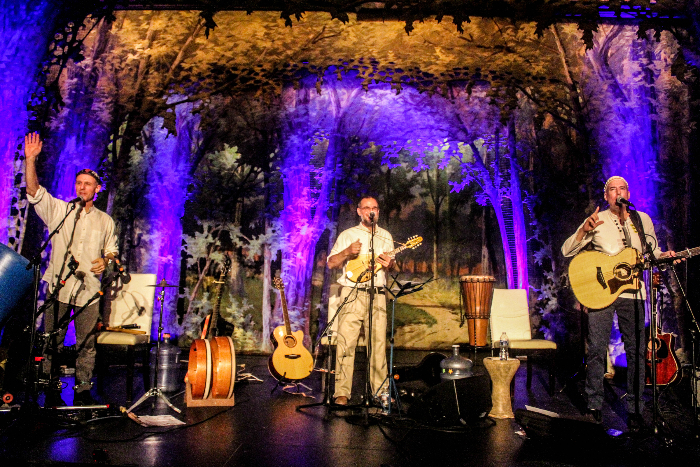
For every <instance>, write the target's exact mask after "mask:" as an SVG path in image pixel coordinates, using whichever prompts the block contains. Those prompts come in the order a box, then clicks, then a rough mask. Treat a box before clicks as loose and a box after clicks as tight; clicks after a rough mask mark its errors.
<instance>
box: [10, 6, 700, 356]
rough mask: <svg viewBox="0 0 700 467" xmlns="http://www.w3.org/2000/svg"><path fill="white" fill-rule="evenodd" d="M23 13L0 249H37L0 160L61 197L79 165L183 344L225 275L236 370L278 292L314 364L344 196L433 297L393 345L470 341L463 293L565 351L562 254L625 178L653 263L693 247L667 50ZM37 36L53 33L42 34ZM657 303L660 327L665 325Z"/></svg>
mask: <svg viewBox="0 0 700 467" xmlns="http://www.w3.org/2000/svg"><path fill="white" fill-rule="evenodd" d="M19 3H26V4H29V6H26V5H25V6H24V7H18V6H17V4H18V2H11V1H3V2H2V4H3V7H4V9H3V10H4V12H5V16H4V27H3V30H2V34H3V37H2V39H3V41H2V44H3V47H4V48H5V51H4V57H5V58H4V60H6V62H5V63H6V64H11V66H4V67H3V68H2V69H1V70H0V72H2V73H3V77H2V78H3V85H2V86H3V90H2V102H1V105H2V109H3V120H4V122H3V123H2V125H1V126H0V127H1V131H2V134H0V144H2V147H1V149H0V150H1V151H2V160H1V161H0V162H1V163H2V164H3V168H2V170H0V173H1V174H2V177H0V178H1V179H2V180H1V181H0V210H1V211H2V212H4V213H7V215H8V216H9V217H8V223H7V226H8V228H7V229H5V228H3V229H0V241H2V242H3V243H6V244H8V245H11V246H12V247H13V248H15V249H16V250H17V251H21V252H23V253H24V254H25V256H31V254H32V250H33V249H35V248H36V247H37V245H38V244H39V243H40V241H41V240H42V239H43V236H44V235H45V234H46V232H45V229H44V228H43V227H42V225H41V223H40V221H38V219H37V218H36V217H35V215H34V213H33V211H32V210H31V209H28V208H27V202H26V196H25V194H24V190H23V186H24V180H23V177H22V163H21V154H22V153H21V149H20V146H19V142H20V141H21V137H22V136H23V134H24V133H25V132H26V131H27V130H32V131H34V130H36V131H39V132H40V133H41V135H42V137H43V139H44V140H45V145H44V153H43V155H42V156H41V167H40V170H41V173H40V179H41V181H42V183H43V184H44V185H45V186H46V187H47V188H48V189H49V190H50V191H51V192H52V193H53V194H55V195H57V196H59V197H62V198H64V199H70V198H72V197H73V196H74V188H73V182H74V175H75V173H76V172H77V171H78V170H79V169H81V168H84V167H95V168H98V169H99V171H100V173H101V174H103V175H104V179H105V187H104V190H103V192H102V193H101V194H100V196H99V198H98V202H97V205H98V207H100V208H101V209H104V210H105V211H107V212H108V213H110V214H111V215H112V216H113V217H114V219H115V221H116V222H117V225H118V228H119V241H120V251H121V257H122V259H123V261H124V262H125V263H126V264H127V267H128V269H129V270H130V271H131V272H132V273H134V272H149V273H156V274H157V276H158V279H159V280H160V279H165V280H166V281H168V282H169V283H172V284H179V285H180V286H181V287H182V288H181V289H179V290H178V289H169V291H168V294H167V295H166V298H167V302H166V315H165V332H170V333H171V334H174V335H176V336H179V340H180V343H181V344H182V345H187V344H188V342H189V341H190V340H191V339H192V338H194V337H195V336H197V335H198V333H199V331H200V329H201V324H202V321H203V319H204V316H205V315H206V314H207V313H208V312H209V311H210V310H211V300H210V298H211V293H212V291H213V287H212V281H213V279H214V277H216V276H217V274H218V273H219V271H220V269H221V264H222V262H223V258H224V255H227V256H229V257H230V258H231V260H232V262H233V267H232V269H231V272H230V274H229V276H228V277H227V283H228V287H227V288H226V289H225V290H226V297H224V301H223V305H222V309H221V311H222V314H223V316H224V318H226V319H227V320H229V321H231V322H233V323H234V324H235V325H236V331H235V335H234V337H235V339H236V344H237V349H240V350H241V351H244V350H260V349H262V350H265V351H269V350H271V347H270V344H269V341H268V339H267V337H266V336H269V334H270V331H271V330H272V329H273V328H274V327H275V326H276V325H279V324H280V321H281V308H280V304H279V303H278V300H277V295H276V294H275V293H274V292H275V291H274V290H273V289H271V286H270V284H271V277H273V276H275V275H281V277H282V278H283V279H284V281H285V285H286V295H287V299H288V301H289V309H290V313H291V318H292V322H293V324H292V326H293V327H294V328H301V329H303V330H304V332H305V335H306V336H308V337H309V340H308V342H306V344H307V345H310V344H311V342H312V341H313V340H314V339H315V336H316V333H317V331H318V328H319V323H325V321H326V319H327V306H326V305H327V303H328V294H329V287H330V285H331V284H332V283H333V282H334V280H335V279H336V277H335V276H334V274H333V273H331V271H329V270H328V269H327V268H325V257H326V256H327V254H328V252H329V251H330V248H331V247H332V245H333V242H334V241H335V238H336V236H337V234H338V233H339V232H340V231H341V230H343V229H345V228H348V227H350V226H352V225H354V224H355V223H356V222H357V216H356V214H355V210H354V206H355V203H356V202H357V200H358V197H359V196H360V195H361V194H371V195H374V196H376V197H377V199H378V200H379V204H380V207H381V216H380V225H382V226H383V227H385V228H387V229H388V230H389V231H390V232H392V234H393V236H394V239H395V240H397V241H405V240H406V239H407V238H408V237H410V236H412V235H420V236H422V237H423V238H424V243H423V245H422V246H421V247H420V248H418V249H416V250H411V251H409V252H407V253H403V254H401V255H400V256H398V257H397V260H398V262H399V265H400V266H401V270H402V275H401V278H402V279H414V280H416V279H420V278H424V279H425V278H428V277H430V276H431V275H432V276H434V277H435V278H437V279H438V280H436V281H434V282H432V283H431V284H430V286H429V287H427V288H426V290H425V291H424V292H422V293H421V294H416V295H414V296H410V297H407V298H406V300H405V301H403V302H401V303H399V304H398V306H397V310H398V322H397V344H398V345H399V346H403V347H418V348H435V347H448V346H449V345H450V344H452V343H454V342H464V341H466V340H467V339H466V327H460V324H461V323H460V313H459V308H460V304H459V277H460V276H461V275H466V274H493V275H495V276H496V277H497V279H498V286H499V287H509V288H524V289H526V290H528V291H529V297H530V303H531V305H532V316H533V326H534V331H536V332H538V333H540V334H543V335H544V336H545V337H547V338H549V339H554V340H557V341H558V342H560V344H566V341H567V339H568V338H569V337H570V335H571V333H572V330H575V328H576V327H577V326H578V320H579V312H578V311H577V308H576V306H577V305H576V302H575V300H574V299H573V297H572V295H571V292H570V290H569V289H568V288H567V281H566V267H567V264H568V262H567V261H565V259H564V258H563V257H562V256H561V254H560V251H559V248H560V246H561V244H562V243H563V241H564V240H565V239H566V237H568V236H569V235H570V234H571V233H573V232H574V231H575V229H576V228H577V227H578V225H579V223H580V222H581V221H582V220H583V218H584V217H585V216H586V215H587V214H588V213H590V212H592V211H593V210H595V207H596V206H598V205H600V206H601V207H604V206H603V201H602V185H603V181H604V180H605V179H606V178H607V177H609V176H610V175H613V174H621V175H623V176H625V177H626V178H627V180H628V181H629V183H630V191H631V195H632V198H633V201H634V202H635V204H636V206H637V207H638V208H639V209H640V210H643V211H645V212H647V213H649V214H650V215H651V217H652V218H653V219H654V220H655V222H656V226H657V234H658V235H659V239H660V242H661V246H662V248H663V249H668V248H676V249H681V248H685V247H693V246H696V245H694V244H690V242H692V239H693V238H695V239H697V238H698V237H697V236H695V237H693V236H692V229H693V228H694V224H693V222H694V221H693V219H694V217H693V216H692V209H693V207H694V203H695V202H694V201H692V197H691V193H694V192H695V191H694V190H696V189H695V188H694V180H693V179H692V176H691V175H690V174H693V173H694V172H695V171H697V167H696V165H697V164H696V163H694V162H693V158H692V152H691V150H690V149H689V148H690V147H691V141H692V140H694V128H695V119H696V118H697V112H695V111H694V106H695V105H697V104H696V103H694V102H695V100H696V95H697V88H698V84H697V81H696V76H697V73H696V70H695V69H694V68H693V67H692V66H690V65H692V63H690V64H689V63H688V62H689V58H688V57H689V54H688V53H685V55H684V53H683V52H684V49H683V47H682V46H681V45H679V44H680V42H679V37H685V35H686V34H687V33H686V32H685V31H654V30H648V31H644V30H640V29H639V28H638V27H637V26H634V25H623V24H614V23H611V24H600V25H599V26H598V28H597V30H596V31H594V32H593V33H592V34H588V35H584V33H583V32H582V31H581V30H579V28H578V27H577V25H576V24H570V23H558V24H552V25H550V26H549V27H547V28H544V29H539V30H538V28H537V25H536V24H535V23H530V22H517V21H512V20H505V19H503V20H500V19H490V18H472V19H471V22H469V23H464V24H463V27H464V31H463V32H459V31H458V30H457V28H455V26H454V25H453V24H450V23H449V22H447V21H443V22H437V21H425V22H423V23H421V24H415V25H414V26H415V29H414V30H412V31H411V32H410V34H407V33H406V31H405V30H404V26H405V25H404V24H403V23H399V22H391V21H387V22H362V21H357V20H356V18H354V17H352V15H351V16H350V17H349V18H348V21H347V22H345V23H343V22H340V21H338V20H329V17H328V15H327V14H323V13H308V14H306V15H304V17H303V19H301V20H299V21H296V22H294V23H293V25H292V27H287V26H285V22H284V20H283V19H280V18H279V14H278V13H261V12H256V13H253V14H251V15H246V14H245V13H242V12H219V13H217V14H216V15H215V16H214V18H213V19H214V20H215V25H214V26H216V27H213V25H212V24H211V23H209V22H208V19H207V18H205V17H204V16H203V15H200V13H199V12H193V11H120V12H117V13H115V14H114V15H113V16H112V15H106V16H104V17H100V18H99V20H96V19H93V18H90V17H89V18H87V19H86V20H85V22H84V24H80V23H71V22H68V23H62V21H64V20H65V18H64V17H62V16H61V13H60V12H59V11H57V10H52V9H51V8H50V5H49V4H50V2H48V3H46V2H37V1H35V2H19ZM42 5H43V6H44V7H43V9H42ZM47 5H49V6H47ZM11 8H14V10H12V12H13V15H10V14H8V11H9V10H8V9H11ZM98 16H99V15H98ZM56 24H58V25H61V24H66V25H67V26H65V28H64V30H62V31H61V32H59V33H56V34H55V35H54V34H53V32H51V31H53V29H52V27H49V26H53V25H56ZM584 39H585V40H584ZM46 51H49V53H48V54H47V53H46ZM47 56H48V58H46V57H47ZM27 109H29V110H27ZM690 267H691V268H692V267H697V266H694V265H693V264H690ZM684 277H685V276H684ZM675 286H677V284H674V287H675ZM665 303H666V305H667V308H668V311H667V313H666V315H667V316H668V319H669V322H670V323H671V325H672V326H675V329H676V330H677V329H678V326H679V325H677V324H675V323H676V315H677V314H678V315H680V316H681V318H682V312H681V311H682V307H681V305H680V303H673V301H672V300H667V301H666V302H665ZM154 326H155V323H154ZM680 326H681V327H682V326H683V323H682V319H681V323H680ZM618 344H619V341H618ZM681 344H682V342H681ZM620 345H621V344H620ZM614 353H619V352H614Z"/></svg>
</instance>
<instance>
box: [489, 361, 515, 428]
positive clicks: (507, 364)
mask: <svg viewBox="0 0 700 467" xmlns="http://www.w3.org/2000/svg"><path fill="white" fill-rule="evenodd" d="M484 366H485V367H486V371H488V372H489V376H491V383H492V388H491V403H492V404H493V407H492V408H491V412H489V417H492V418H515V415H514V414H513V408H512V407H511V400H510V382H511V381H512V380H513V376H515V372H516V371H518V367H519V366H520V360H518V359H517V358H509V359H508V360H501V359H500V358H498V357H486V358H484Z"/></svg>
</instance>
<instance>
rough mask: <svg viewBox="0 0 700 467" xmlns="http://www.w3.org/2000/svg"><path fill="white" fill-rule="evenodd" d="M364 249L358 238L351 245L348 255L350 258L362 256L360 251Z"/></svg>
mask: <svg viewBox="0 0 700 467" xmlns="http://www.w3.org/2000/svg"><path fill="white" fill-rule="evenodd" d="M361 248H362V243H361V242H360V239H359V238H358V239H357V240H355V241H354V242H352V243H351V244H350V246H349V247H348V248H347V251H348V255H350V256H357V255H359V254H360V249H361Z"/></svg>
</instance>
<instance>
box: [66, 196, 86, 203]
mask: <svg viewBox="0 0 700 467" xmlns="http://www.w3.org/2000/svg"><path fill="white" fill-rule="evenodd" d="M75 203H80V204H81V205H83V204H85V200H84V199H83V198H82V197H80V196H78V197H77V198H75V199H72V200H70V201H68V204H75Z"/></svg>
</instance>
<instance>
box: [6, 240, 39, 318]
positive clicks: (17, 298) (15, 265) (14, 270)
mask: <svg viewBox="0 0 700 467" xmlns="http://www.w3.org/2000/svg"><path fill="white" fill-rule="evenodd" d="M28 264H29V260H28V259H27V258H25V257H24V256H22V255H20V254H19V253H17V252H16V251H15V250H13V249H12V248H10V247H9V246H7V245H4V244H2V243H0V329H2V327H3V325H4V324H5V321H7V319H8V318H9V317H10V313H11V312H12V311H14V310H15V308H17V306H18V305H19V303H20V302H21V301H22V299H23V298H24V296H25V295H26V294H27V292H28V291H29V289H30V288H31V286H32V282H33V280H32V278H33V274H32V269H31V268H30V269H27V265H28Z"/></svg>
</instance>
